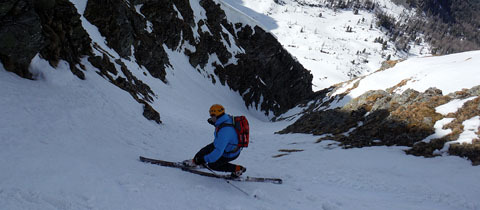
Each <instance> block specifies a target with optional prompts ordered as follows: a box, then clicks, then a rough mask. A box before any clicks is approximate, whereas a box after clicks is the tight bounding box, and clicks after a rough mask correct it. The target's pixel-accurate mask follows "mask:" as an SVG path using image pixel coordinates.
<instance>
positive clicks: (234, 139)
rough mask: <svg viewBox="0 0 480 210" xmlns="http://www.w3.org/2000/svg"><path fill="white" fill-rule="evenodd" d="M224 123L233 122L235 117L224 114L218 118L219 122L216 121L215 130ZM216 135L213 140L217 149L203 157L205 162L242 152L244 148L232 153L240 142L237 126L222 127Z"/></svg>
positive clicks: (230, 156) (231, 156) (234, 155)
mask: <svg viewBox="0 0 480 210" xmlns="http://www.w3.org/2000/svg"><path fill="white" fill-rule="evenodd" d="M222 123H228V124H233V119H232V117H230V116H229V115H227V114H224V115H223V116H221V117H220V118H218V119H217V122H215V130H216V129H217V128H218V126H220V125H221V124H222ZM214 135H215V140H214V141H213V145H214V146H215V149H214V150H213V151H212V152H211V153H210V154H207V155H205V157H203V159H205V162H207V163H213V162H215V161H217V160H218V159H219V158H220V157H222V156H223V157H226V158H233V157H236V156H237V155H239V154H240V151H241V150H242V148H240V149H239V150H238V151H236V152H234V153H230V152H232V151H233V150H235V148H237V144H238V136H237V132H236V131H235V128H233V127H232V126H226V127H223V128H222V129H220V130H219V131H218V133H217V132H216V131H215V132H214Z"/></svg>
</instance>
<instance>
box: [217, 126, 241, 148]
mask: <svg viewBox="0 0 480 210" xmlns="http://www.w3.org/2000/svg"><path fill="white" fill-rule="evenodd" d="M224 127H234V125H233V124H230V123H222V124H220V125H219V126H218V127H216V128H215V132H217V135H218V131H220V129H222V128H224ZM235 132H236V131H235ZM237 141H238V140H237ZM235 146H236V147H235V149H233V150H232V151H230V152H227V151H224V152H225V153H235V152H237V151H238V150H239V149H240V147H239V146H238V144H237V145H235Z"/></svg>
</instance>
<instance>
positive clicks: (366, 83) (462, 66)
mask: <svg viewBox="0 0 480 210" xmlns="http://www.w3.org/2000/svg"><path fill="white" fill-rule="evenodd" d="M479 65H480V51H470V52H464V53H457V54H450V55H446V56H434V57H416V58H410V59H408V60H406V61H403V62H399V63H397V64H396V65H395V66H394V67H393V68H389V69H386V70H383V71H377V72H374V73H372V74H369V75H367V76H365V77H360V78H357V79H354V80H351V81H348V82H345V83H343V84H341V85H340V86H339V88H338V89H337V90H336V91H335V92H334V93H332V95H331V96H332V97H335V96H337V95H339V94H342V93H344V92H345V91H347V90H349V92H348V94H347V96H348V97H344V98H343V99H342V100H341V101H337V102H336V103H333V104H332V105H331V106H330V108H335V107H340V106H343V105H345V104H346V103H348V101H350V100H351V99H352V98H356V97H358V96H360V95H362V94H363V93H365V92H367V91H369V90H386V89H387V88H391V87H395V86H397V85H398V87H396V88H394V92H395V93H402V92H403V91H405V90H407V89H414V90H417V91H420V92H424V91H425V90H427V89H428V88H430V87H436V88H438V89H440V90H442V93H443V94H444V95H447V94H449V93H453V92H455V91H460V90H462V89H463V88H467V89H469V88H472V87H474V86H477V85H480V75H479V74H478V66H479ZM356 83H358V84H357V86H355V84H356ZM402 83H405V84H402ZM354 86H355V87H354ZM465 102H466V101H463V103H465ZM463 103H461V105H463ZM459 105H460V104H457V103H455V104H451V106H454V107H458V106H459ZM461 105H460V107H461ZM448 107H450V106H447V110H449V109H448ZM442 109H443V108H440V110H439V111H438V112H439V113H442V112H444V111H442ZM457 109H458V108H457ZM452 112H453V111H452ZM442 114H445V115H446V114H448V113H442Z"/></svg>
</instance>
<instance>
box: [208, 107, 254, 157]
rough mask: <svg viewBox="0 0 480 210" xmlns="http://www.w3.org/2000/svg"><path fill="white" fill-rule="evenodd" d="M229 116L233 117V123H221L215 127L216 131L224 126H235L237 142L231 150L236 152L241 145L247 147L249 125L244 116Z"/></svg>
mask: <svg viewBox="0 0 480 210" xmlns="http://www.w3.org/2000/svg"><path fill="white" fill-rule="evenodd" d="M231 117H232V118H233V124H229V123H222V124H220V125H219V126H218V127H217V129H216V131H217V132H218V131H219V130H220V129H222V128H223V127H226V126H232V127H233V128H235V131H236V132H237V136H238V144H237V148H236V149H235V150H234V151H232V152H236V151H238V149H240V148H242V147H248V143H249V138H250V127H249V126H248V120H247V118H246V117H245V116H235V117H234V116H231Z"/></svg>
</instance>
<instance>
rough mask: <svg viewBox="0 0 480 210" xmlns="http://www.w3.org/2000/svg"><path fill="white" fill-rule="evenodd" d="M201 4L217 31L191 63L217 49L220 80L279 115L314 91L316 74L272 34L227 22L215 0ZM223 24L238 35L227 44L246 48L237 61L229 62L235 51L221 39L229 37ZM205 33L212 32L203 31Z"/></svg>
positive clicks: (248, 101) (250, 102)
mask: <svg viewBox="0 0 480 210" xmlns="http://www.w3.org/2000/svg"><path fill="white" fill-rule="evenodd" d="M200 4H201V5H202V6H203V7H204V8H205V10H206V15H207V17H208V21H207V22H206V23H205V24H206V25H207V26H208V27H209V29H210V31H213V32H214V33H213V35H212V36H211V38H205V39H201V40H204V41H201V42H200V43H199V44H198V46H197V52H196V53H194V54H192V56H191V63H192V65H194V66H195V65H196V64H197V63H198V64H200V65H202V64H205V63H206V62H207V60H208V57H204V58H201V59H198V57H199V56H197V55H198V54H201V55H208V54H212V53H215V54H216V55H217V56H218V57H219V60H220V61H221V62H222V63H221V64H217V65H216V69H215V73H216V74H217V75H218V77H219V78H220V82H221V83H222V84H225V83H226V84H228V86H229V87H230V88H232V89H233V90H235V91H239V92H240V94H241V95H242V97H243V99H244V101H245V105H247V106H254V107H258V108H259V109H260V110H263V111H265V112H266V113H269V111H272V112H273V113H274V114H275V115H279V114H281V113H283V112H285V111H287V110H288V109H290V108H292V107H294V106H295V105H296V104H297V103H298V102H299V101H302V100H305V99H306V98H308V97H310V96H311V95H312V94H313V91H312V79H313V76H312V75H311V74H310V72H309V71H307V70H306V69H305V68H304V67H303V66H302V65H301V64H300V63H298V61H297V60H295V59H294V58H293V57H292V55H290V54H289V53H288V52H287V51H286V50H285V49H284V48H283V47H282V46H281V44H280V43H279V42H278V41H277V40H276V38H275V37H274V36H273V35H272V34H270V33H268V32H266V31H265V30H263V29H262V28H260V27H258V26H253V28H252V26H249V25H245V26H244V25H242V24H241V23H238V24H235V25H233V24H231V23H228V21H227V19H226V18H225V13H224V12H223V10H221V8H220V5H219V4H216V3H215V2H214V1H207V0H202V1H200ZM221 27H223V28H225V29H226V30H227V31H228V32H229V33H230V35H232V36H233V37H235V43H228V44H230V45H234V44H236V45H238V46H240V47H241V48H242V49H243V50H244V51H245V53H241V54H237V55H235V59H237V62H236V63H234V64H228V61H229V59H231V57H232V54H231V53H230V52H229V51H228V50H227V49H226V47H225V45H224V44H223V43H222V42H221V39H222V37H223V39H224V40H226V41H227V40H230V39H229V35H228V34H226V33H225V32H223V31H222V28H221ZM202 36H206V37H208V36H210V35H209V34H208V33H203V34H202ZM228 42H229V41H228ZM192 58H197V59H192ZM192 60H193V61H192Z"/></svg>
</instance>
